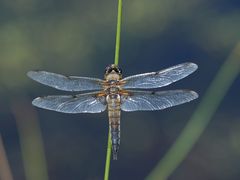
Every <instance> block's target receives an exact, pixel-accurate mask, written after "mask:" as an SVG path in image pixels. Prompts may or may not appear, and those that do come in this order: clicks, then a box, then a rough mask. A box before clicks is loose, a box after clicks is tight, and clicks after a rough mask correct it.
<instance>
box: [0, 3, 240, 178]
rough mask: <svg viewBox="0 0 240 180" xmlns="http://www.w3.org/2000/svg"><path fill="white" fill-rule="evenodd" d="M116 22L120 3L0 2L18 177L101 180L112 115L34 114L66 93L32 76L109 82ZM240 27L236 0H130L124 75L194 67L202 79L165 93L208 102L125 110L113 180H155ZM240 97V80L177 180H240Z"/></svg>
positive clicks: (6, 141) (4, 87)
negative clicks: (44, 99) (38, 101)
mask: <svg viewBox="0 0 240 180" xmlns="http://www.w3.org/2000/svg"><path fill="white" fill-rule="evenodd" d="M116 17H117V1H116V0H114V1H110V0H104V1H97V0H88V1H87V0H78V1H77V0H69V1H63V0H58V1H57V0H41V1H40V0H15V1H12V0H2V1H0V134H1V136H2V141H3V146H4V148H5V151H6V156H7V159H8V161H9V167H10V169H11V174H12V176H13V179H17V180H24V179H26V180H29V179H34V180H37V179H41V180H44V179H50V180H52V179H57V180H64V179H71V180H75V179H89V180H92V179H93V180H95V179H96V180H98V179H102V177H103V174H104V165H105V154H106V146H107V134H108V119H107V114H106V113H102V114H77V115H69V114H61V113H56V112H51V111H47V110H41V109H36V108H34V107H32V106H31V100H32V99H33V98H35V97H37V96H42V95H49V94H66V92H61V91H57V90H54V89H51V88H49V87H45V86H43V85H40V84H37V83H35V82H33V81H31V80H30V79H28V78H27V76H26V73H27V71H29V70H35V69H41V70H46V71H51V72H56V73H61V74H66V75H79V76H90V77H98V78H102V77H103V72H104V68H105V67H106V66H107V65H108V64H112V63H113V60H114V48H115V30H116ZM239 22H240V2H239V1H237V0H229V1H224V0H212V1H207V0H194V1H192V0H185V1H177V0H171V1H169V0H131V1H123V24H122V35H121V50H120V61H119V65H120V67H121V68H122V69H123V73H124V76H128V75H132V74H138V73H143V72H151V71H157V70H160V69H163V68H166V67H169V66H172V65H175V64H179V63H182V62H186V61H191V62H194V63H196V64H198V66H199V69H198V71H197V72H196V73H194V74H192V75H191V76H190V77H188V78H186V79H184V80H182V81H180V82H177V83H175V84H173V85H171V86H169V87H166V88H163V89H165V90H166V89H180V88H183V89H185V88H187V89H193V90H195V91H197V92H198V93H199V95H200V98H199V99H198V100H196V101H193V102H191V103H188V104H184V105H182V106H177V107H173V108H170V109H166V110H163V111H157V112H135V113H124V112H123V113H122V123H121V128H122V129H121V136H122V137H121V147H120V152H119V160H118V161H114V162H112V163H111V169H110V179H115V180H120V179H144V178H145V177H147V176H148V175H149V174H150V172H151V171H152V169H154V167H155V166H156V165H157V163H158V162H159V161H160V160H161V158H162V157H163V156H164V154H165V153H166V152H167V151H168V149H169V148H170V147H171V145H172V144H173V143H174V141H175V140H176V138H177V137H178V136H179V133H180V132H181V130H182V129H183V128H184V126H185V125H186V123H187V122H188V120H189V118H190V117H191V115H192V114H193V112H194V110H195V109H196V107H197V105H198V104H199V102H200V101H201V99H202V97H203V95H204V93H205V91H206V89H207V88H208V86H209V85H210V83H211V81H212V80H213V78H214V76H215V75H216V72H217V71H218V69H219V67H220V66H221V65H222V64H223V62H224V61H225V60H226V58H227V57H228V56H229V54H230V53H231V51H232V49H233V48H234V47H235V45H236V44H237V43H238V42H239V40H240V23H239ZM239 89H240V78H239V77H238V78H237V79H236V80H235V81H234V83H233V84H232V86H231V89H230V90H229V91H228V93H227V95H226V96H225V98H224V99H223V101H222V103H221V106H220V107H219V108H218V110H217V112H216V113H215V114H214V117H213V118H212V120H211V122H210V124H209V125H208V127H207V128H206V129H205V131H204V133H203V135H202V136H201V137H200V139H199V141H198V142H197V143H196V145H195V146H194V148H193V149H192V150H191V151H190V153H189V154H188V156H187V158H186V159H185V160H184V161H183V162H182V163H181V165H180V166H178V168H177V169H176V170H175V171H174V172H173V173H172V174H171V176H170V177H169V179H171V180H175V179H177V180H186V179H195V180H202V179H217V180H221V179H222V180H225V179H228V180H235V179H236V180H237V179H240V171H239V167H240V112H239V107H240V98H239ZM44 155H45V157H44ZM1 167H2V166H0V168H1ZM0 172H1V169H0ZM4 172H5V171H4ZM38 174H40V175H38ZM47 174H48V175H47ZM34 176H36V177H34ZM47 176H48V177H47ZM0 177H1V176H0ZM0 179H1V178H0Z"/></svg>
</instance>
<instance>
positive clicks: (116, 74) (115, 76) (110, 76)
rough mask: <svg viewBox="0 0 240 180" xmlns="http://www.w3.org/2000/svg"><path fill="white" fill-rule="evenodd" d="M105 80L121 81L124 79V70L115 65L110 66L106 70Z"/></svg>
mask: <svg viewBox="0 0 240 180" xmlns="http://www.w3.org/2000/svg"><path fill="white" fill-rule="evenodd" d="M104 78H105V79H106V80H120V79H122V69H121V68H119V67H118V66H117V65H115V64H110V65H109V66H107V67H106V69H105V72H104Z"/></svg>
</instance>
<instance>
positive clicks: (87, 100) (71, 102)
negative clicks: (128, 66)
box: [32, 92, 106, 113]
mask: <svg viewBox="0 0 240 180" xmlns="http://www.w3.org/2000/svg"><path fill="white" fill-rule="evenodd" d="M98 93H99V92H93V93H85V94H79V95H76V96H71V95H70V96H45V97H38V98H36V99H34V100H33V102H32V104H33V105H34V106H37V107H39V108H43V109H48V110H52V111H57V112H63V113H100V112H102V111H104V110H105V109H106V100H105V97H104V96H100V97H98V96H97V94H98Z"/></svg>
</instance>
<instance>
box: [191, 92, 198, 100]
mask: <svg viewBox="0 0 240 180" xmlns="http://www.w3.org/2000/svg"><path fill="white" fill-rule="evenodd" d="M189 92H190V93H191V94H192V98H193V99H192V100H194V99H197V98H198V97H199V95H198V93H197V92H195V91H192V90H190V91H189Z"/></svg>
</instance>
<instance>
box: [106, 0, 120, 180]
mask: <svg viewBox="0 0 240 180" xmlns="http://www.w3.org/2000/svg"><path fill="white" fill-rule="evenodd" d="M121 22H122V0H118V16H117V32H116V46H115V59H114V64H115V65H118V62H119V50H120V35H121ZM111 151H112V142H111V132H110V128H109V131H108V145H107V155H106V164H105V174H104V180H108V178H109V170H110V162H111Z"/></svg>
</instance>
